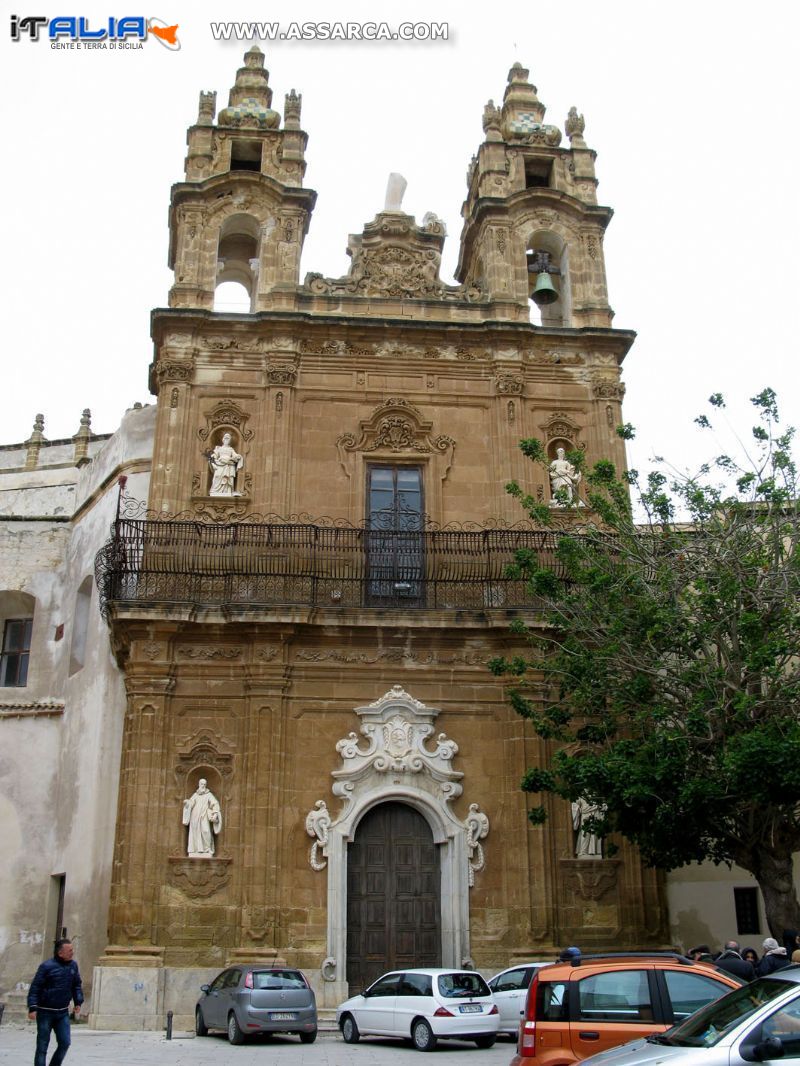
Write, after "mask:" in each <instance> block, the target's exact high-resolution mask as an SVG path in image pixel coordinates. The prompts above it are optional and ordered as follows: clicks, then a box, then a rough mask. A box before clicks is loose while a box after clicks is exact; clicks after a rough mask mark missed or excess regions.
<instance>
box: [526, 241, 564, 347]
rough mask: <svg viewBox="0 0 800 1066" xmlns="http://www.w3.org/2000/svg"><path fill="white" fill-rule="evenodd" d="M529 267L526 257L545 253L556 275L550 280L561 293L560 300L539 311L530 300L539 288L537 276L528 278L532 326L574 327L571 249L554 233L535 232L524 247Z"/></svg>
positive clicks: (559, 293)
mask: <svg viewBox="0 0 800 1066" xmlns="http://www.w3.org/2000/svg"><path fill="white" fill-rule="evenodd" d="M525 250H526V264H527V255H528V253H531V252H546V253H547V254H548V255H549V256H550V264H551V266H552V267H554V268H555V269H556V270H558V273H557V274H551V275H550V280H551V281H552V283H553V287H554V288H555V290H556V292H557V293H558V299H557V300H555V301H554V302H553V303H551V304H546V305H545V306H543V307H539V306H538V305H537V304H535V303H534V302H533V300H532V299H530V297H531V295H532V293H533V289H534V286H535V284H536V278H537V275H536V274H530V275H529V277H528V297H529V303H530V313H531V323H532V324H533V325H535V326H536V325H541V326H543V327H545V328H547V327H548V326H549V327H555V328H558V327H561V326H566V327H569V326H571V325H572V292H571V287H570V278H569V248H568V245H567V242H566V241H565V240H564V238H563V237H561V236H560V235H559V234H557V233H554V232H553V231H552V230H547V229H535V230H534V231H533V232H532V233H531V235H530V236H529V237H528V240H527V241H526V244H525Z"/></svg>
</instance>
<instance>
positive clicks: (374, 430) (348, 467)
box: [336, 396, 456, 517]
mask: <svg viewBox="0 0 800 1066" xmlns="http://www.w3.org/2000/svg"><path fill="white" fill-rule="evenodd" d="M455 446H456V442H455V441H454V440H453V439H452V437H448V436H446V435H445V434H444V433H435V432H434V429H433V423H432V422H430V421H427V420H426V419H424V418H423V416H422V414H421V412H420V411H419V410H418V409H417V408H416V407H414V406H413V404H411V403H409V402H408V400H405V399H403V398H402V397H397V396H393V397H390V398H389V399H388V400H385V401H384V402H383V403H381V404H379V405H378V406H377V407H376V408H375V409H374V411H373V412H372V414H371V415H370V417H369V418H366V419H363V420H362V421H361V422H360V423H359V426H358V431H357V432H355V433H343V434H342V435H341V436H340V437H339V438H338V440H337V441H336V450H337V453H338V456H339V464H340V466H341V468H342V470H343V471H344V473H345V476H346V477H347V478H349V479H350V484H351V486H352V488H353V491H354V496H353V513H354V515H358V514H359V513H360V508H361V506H362V503H361V493H362V491H363V488H362V486H363V485H364V474H365V467H366V466H367V464H368V463H370V462H376V461H377V462H392V463H398V462H399V463H408V464H411V463H413V464H414V465H421V466H422V467H423V468H424V469H425V470H426V474H425V491H426V506H425V510H426V511H427V512H428V513H429V514H432V515H434V517H438V516H440V515H441V513H442V509H441V508H442V499H441V494H442V484H443V482H444V481H445V480H446V478H447V475H448V473H449V472H450V467H451V466H452V464H453V453H454V451H455ZM428 471H429V473H428Z"/></svg>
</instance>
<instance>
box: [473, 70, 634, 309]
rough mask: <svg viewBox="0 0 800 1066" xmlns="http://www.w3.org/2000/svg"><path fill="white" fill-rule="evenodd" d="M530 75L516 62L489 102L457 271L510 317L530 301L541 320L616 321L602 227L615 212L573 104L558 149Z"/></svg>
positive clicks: (556, 132)
mask: <svg viewBox="0 0 800 1066" xmlns="http://www.w3.org/2000/svg"><path fill="white" fill-rule="evenodd" d="M528 74H529V72H528V71H527V70H526V69H525V68H524V67H522V66H521V65H520V64H519V63H515V64H514V66H513V67H512V68H511V70H510V71H509V73H508V84H507V86H506V89H505V94H504V96H503V105H502V107H496V106H495V104H494V102H493V101H491V100H490V101H489V103H488V104H487V105H486V107H485V109H484V113H483V128H484V131H485V134H486V140H485V141H484V143H483V144H482V145H481V147H480V148H479V150H478V153H477V155H476V156H474V157H473V160H472V163H471V164H470V167H469V170H468V173H467V187H468V191H467V199H466V201H465V202H464V205H463V207H462V212H461V213H462V215H463V218H464V226H463V230H462V238H461V255H460V258H459V263H458V270H457V277H458V280H459V281H461V282H462V283H465V284H473V285H476V286H478V287H480V288H481V289H483V290H484V291H486V292H487V293H488V295H489V298H490V300H496V301H502V302H503V303H504V304H505V305H506V307H507V314H508V317H510V318H527V308H528V306H529V300H531V299H533V302H534V304H535V306H536V307H538V308H539V309H540V311H541V323H539V322H538V320H537V319H538V315H537V313H536V310H535V309H534V318H533V321H534V324H535V325H539V324H541V325H542V326H543V327H557V328H564V327H566V328H579V327H610V326H611V320H612V317H613V311H612V310H611V308H610V307H609V305H608V293H607V289H606V274H605V265H604V262H603V234H604V232H605V228H606V226H607V225H608V223H609V221H610V219H611V216H612V214H613V212H612V211H611V209H610V208H608V207H601V206H599V205H598V203H597V195H596V188H597V179H596V177H595V171H594V161H595V153H594V152H593V151H592V150H591V149H590V148H588V147H587V146H586V142H585V141H584V139H583V131H584V120H583V116H582V115H579V114H578V112H577V110H576V109H575V108H574V107H573V108H571V109H570V112H569V116H568V117H567V120H566V123H565V129H566V132H567V136H568V138H569V141H570V147H569V148H565V147H562V145H561V131H560V130H559V129H558V127H556V126H550V125H547V124H546V123H545V122H544V116H545V106H544V104H542V103H541V101H540V100H539V98H538V96H537V95H536V92H537V90H536V86H535V85H532V84H531V83H530V81H529V80H528ZM523 308H525V309H526V310H525V311H523V310H522V309H523Z"/></svg>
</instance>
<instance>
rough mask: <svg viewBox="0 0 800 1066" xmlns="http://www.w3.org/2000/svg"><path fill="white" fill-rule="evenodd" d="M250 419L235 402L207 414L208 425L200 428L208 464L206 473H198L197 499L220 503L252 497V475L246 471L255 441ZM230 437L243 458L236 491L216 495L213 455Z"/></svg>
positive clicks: (224, 403)
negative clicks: (252, 443) (249, 424)
mask: <svg viewBox="0 0 800 1066" xmlns="http://www.w3.org/2000/svg"><path fill="white" fill-rule="evenodd" d="M249 418H250V416H249V414H248V413H247V412H246V411H244V410H243V409H242V408H241V407H240V406H239V404H237V403H236V402H235V401H233V400H223V401H220V402H219V403H217V404H216V405H215V406H214V407H213V409H212V410H210V411H208V412H207V413H206V424H205V426H203V427H202V429H199V430H198V432H197V436H198V438H199V440H200V451H201V453H202V456H203V460H204V462H205V473H203V474H201V473H197V474H195V476H194V481H193V485H192V496H193V498H195V499H197V498H205V499H208V498H213V499H216V500H223V501H224V500H225V499H229V500H230V499H238V498H241V497H244V496H249V495H250V488H251V481H252V475H251V474H249V473H248V472H247V471H246V461H247V453H248V452H249V444H250V442H251V441H252V439H253V431H252V430H251V429H248V428H247V423H248V420H249ZM226 435H228V436H229V437H230V441H229V442H228V446H229V447H230V448H232V449H233V451H234V452H235V453H236V454H237V455H239V456H241V458H242V462H241V463H238V468H237V469H236V470H235V474H234V479H233V492H232V493H231V494H229V493H227V492H226V493H214V495H213V496H212V486H213V484H214V469H213V467H212V464H211V456H212V454H213V453H214V450H215V449H216V448H218V447H224V446H225V436H226Z"/></svg>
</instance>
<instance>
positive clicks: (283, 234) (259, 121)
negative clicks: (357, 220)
mask: <svg viewBox="0 0 800 1066" xmlns="http://www.w3.org/2000/svg"><path fill="white" fill-rule="evenodd" d="M244 62H245V65H244V66H243V67H241V68H240V69H239V70H238V71H237V73H236V83H235V84H234V86H233V88H232V89H231V91H230V96H229V98H228V106H227V107H226V108H224V109H223V110H222V111H220V113H219V116H218V117H217V122H216V125H215V124H214V116H215V110H216V93H208V92H201V93H200V106H199V113H198V116H197V122H196V124H195V125H194V126H192V127H191V128H190V129H189V132H188V134H187V143H188V146H189V151H188V153H187V156H186V180H185V181H184V182H181V183H180V184H177V185H175V186H173V189H172V198H171V203H170V215H169V227H170V248H169V265H170V267H171V268H172V269H173V270H174V271H175V281H174V284H173V286H172V288H171V289H170V294H169V305H170V307H179V308H205V309H207V310H211V309H213V307H214V292H215V289H216V287H217V286H218V285H219V284H221V283H222V282H225V281H234V282H238V283H239V284H241V285H243V286H244V288H245V289H246V290H247V292H248V294H249V297H250V310H251V312H255V311H262V310H267V309H269V308H273V307H275V305H276V294H277V293H279V292H280V289H281V287H282V286H292V287H294V286H296V285H297V282H298V277H299V270H300V253H301V250H302V246H303V240H304V238H305V235H306V233H307V232H308V223H309V219H310V217H311V211H312V209H313V207H314V201H315V199H316V194H315V193H314V192H312V191H311V190H310V189H303V188H302V183H303V175H304V173H305V169H306V162H305V148H306V142H307V140H308V138H307V136H306V134H305V133H304V132H303V131H302V130H301V129H300V109H301V104H302V96H299V95H297V94H296V93H295V91H294V89H292V91H291V92H290V93H288V94H287V96H286V100H285V106H284V121H283V128H281V116H280V115H279V114H278V112H277V111H273V110H272V107H271V104H272V89H270V87H269V73H268V71H266V70H265V69H264V55H263V53H262V52H261V50H260V49H259V48H257V47H253V48H251V49H250V51H249V52H247V54H246V55H245V57H244ZM278 303H280V300H279V298H278Z"/></svg>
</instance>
